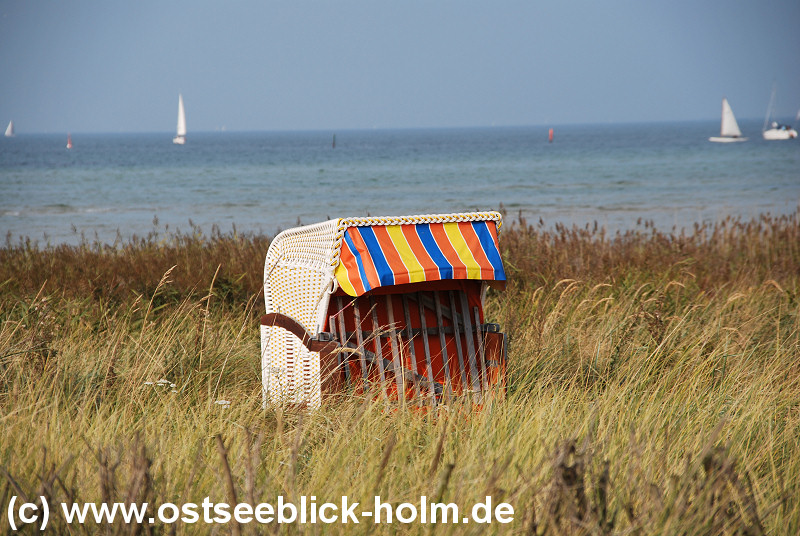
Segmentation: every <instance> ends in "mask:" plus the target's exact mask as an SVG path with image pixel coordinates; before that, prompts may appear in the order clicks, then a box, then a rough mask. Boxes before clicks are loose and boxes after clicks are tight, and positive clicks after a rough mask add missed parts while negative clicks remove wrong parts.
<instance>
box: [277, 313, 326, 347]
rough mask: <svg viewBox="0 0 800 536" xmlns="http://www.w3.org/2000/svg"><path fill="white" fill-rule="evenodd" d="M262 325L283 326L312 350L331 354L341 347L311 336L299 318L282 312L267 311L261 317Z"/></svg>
mask: <svg viewBox="0 0 800 536" xmlns="http://www.w3.org/2000/svg"><path fill="white" fill-rule="evenodd" d="M261 325H262V326H276V327H279V328H283V329H285V330H286V331H288V332H290V333H292V334H293V335H294V336H295V337H297V338H298V339H300V342H302V343H303V346H305V347H306V348H308V349H309V350H310V351H311V352H319V353H321V354H330V353H333V352H336V351H337V350H338V349H339V348H340V346H341V345H340V344H339V343H337V342H335V341H322V340H319V339H316V338H314V337H312V336H311V334H310V333H309V332H308V331H306V328H304V327H303V326H302V325H301V324H300V323H299V322H298V321H297V320H295V319H294V318H292V317H291V316H287V315H285V314H282V313H267V314H265V315H264V316H262V317H261Z"/></svg>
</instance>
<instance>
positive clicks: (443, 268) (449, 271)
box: [415, 223, 453, 279]
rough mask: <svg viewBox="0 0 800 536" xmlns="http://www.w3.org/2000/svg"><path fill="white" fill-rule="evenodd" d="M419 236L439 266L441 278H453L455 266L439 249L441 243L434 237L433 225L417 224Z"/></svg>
mask: <svg viewBox="0 0 800 536" xmlns="http://www.w3.org/2000/svg"><path fill="white" fill-rule="evenodd" d="M415 227H416V230H417V236H419V239H420V241H421V242H422V245H423V246H425V251H427V252H428V255H430V257H431V259H432V260H433V262H435V263H436V266H438V267H439V279H453V267H452V266H451V265H450V263H449V262H448V261H447V258H446V257H445V256H444V253H442V250H441V249H439V244H437V243H436V240H434V238H433V233H431V227H430V225H429V224H427V223H420V224H417V225H416V226H415Z"/></svg>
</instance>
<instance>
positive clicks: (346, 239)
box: [344, 229, 372, 292]
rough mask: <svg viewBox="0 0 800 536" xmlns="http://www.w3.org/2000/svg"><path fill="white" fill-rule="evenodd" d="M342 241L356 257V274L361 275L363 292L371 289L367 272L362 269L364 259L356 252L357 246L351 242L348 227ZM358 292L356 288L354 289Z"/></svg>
mask: <svg viewBox="0 0 800 536" xmlns="http://www.w3.org/2000/svg"><path fill="white" fill-rule="evenodd" d="M344 243H345V244H347V248H348V249H349V250H350V252H351V253H352V254H353V257H355V259H356V266H358V275H359V277H361V283H362V284H363V285H364V292H368V291H370V290H372V287H371V286H370V284H369V280H368V279H367V273H366V272H365V271H364V261H363V260H362V259H361V253H359V252H358V248H356V245H355V244H354V243H353V239H352V238H350V229H348V230H347V231H346V232H345V233H344ZM356 292H358V290H356Z"/></svg>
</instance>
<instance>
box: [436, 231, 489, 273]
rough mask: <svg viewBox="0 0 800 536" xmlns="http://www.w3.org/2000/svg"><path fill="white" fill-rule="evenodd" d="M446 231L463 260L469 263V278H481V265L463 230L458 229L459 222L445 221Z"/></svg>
mask: <svg viewBox="0 0 800 536" xmlns="http://www.w3.org/2000/svg"><path fill="white" fill-rule="evenodd" d="M444 232H445V233H447V237H448V238H449V239H450V243H451V244H453V247H454V248H455V249H456V253H458V257H459V258H460V259H461V262H463V263H464V264H466V265H467V278H468V279H481V265H480V264H478V261H476V260H475V257H473V256H472V252H471V251H470V249H469V246H468V245H467V241H466V240H464V237H463V236H462V235H461V231H460V230H459V229H458V223H445V224H444Z"/></svg>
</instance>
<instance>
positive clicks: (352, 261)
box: [339, 240, 367, 296]
mask: <svg viewBox="0 0 800 536" xmlns="http://www.w3.org/2000/svg"><path fill="white" fill-rule="evenodd" d="M341 247H342V249H341V252H340V253H339V264H340V265H341V266H342V267H343V268H344V270H345V272H346V274H347V280H348V281H349V282H350V284H351V285H352V286H353V288H354V289H355V291H356V295H357V296H361V295H362V294H364V293H365V292H366V291H367V289H366V287H364V283H363V282H362V281H361V276H360V275H359V274H358V263H357V262H356V258H355V255H353V253H352V252H351V251H350V248H349V247H348V246H347V244H346V243H345V241H344V240H342V246H341Z"/></svg>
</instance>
